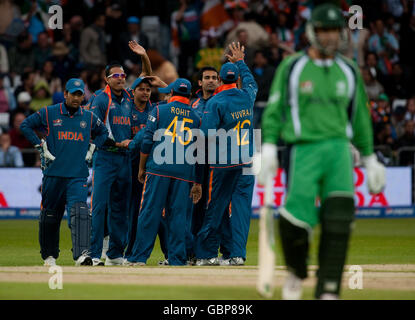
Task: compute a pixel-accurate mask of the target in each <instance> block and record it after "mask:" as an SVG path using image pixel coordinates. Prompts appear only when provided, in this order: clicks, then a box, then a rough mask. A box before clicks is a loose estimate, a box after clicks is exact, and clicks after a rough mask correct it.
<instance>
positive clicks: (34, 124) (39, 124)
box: [20, 107, 49, 146]
mask: <svg viewBox="0 0 415 320" xmlns="http://www.w3.org/2000/svg"><path fill="white" fill-rule="evenodd" d="M35 129H43V130H47V132H48V134H49V123H48V115H47V107H46V108H42V109H40V110H39V111H38V112H36V113H34V114H32V115H31V116H29V117H27V118H26V119H25V120H24V121H23V122H22V124H21V125H20V130H21V131H22V133H23V135H24V136H25V137H26V139H27V140H29V141H30V143H31V144H33V145H34V146H35V145H37V144H40V143H41V141H40V139H39V137H38V136H37V135H36V133H35Z"/></svg>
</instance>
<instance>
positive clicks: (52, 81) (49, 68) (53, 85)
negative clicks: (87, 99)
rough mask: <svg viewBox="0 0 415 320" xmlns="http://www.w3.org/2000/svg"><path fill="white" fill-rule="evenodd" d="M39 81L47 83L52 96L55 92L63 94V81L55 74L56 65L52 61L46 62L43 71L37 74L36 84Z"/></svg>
mask: <svg viewBox="0 0 415 320" xmlns="http://www.w3.org/2000/svg"><path fill="white" fill-rule="evenodd" d="M39 81H43V82H46V83H47V84H48V87H49V90H50V92H51V93H52V95H53V94H54V93H55V92H62V81H61V79H60V78H58V77H57V76H55V74H54V65H53V61H52V60H46V61H45V63H44V64H43V66H42V69H41V70H40V71H39V72H38V73H37V74H36V77H35V83H38V82H39Z"/></svg>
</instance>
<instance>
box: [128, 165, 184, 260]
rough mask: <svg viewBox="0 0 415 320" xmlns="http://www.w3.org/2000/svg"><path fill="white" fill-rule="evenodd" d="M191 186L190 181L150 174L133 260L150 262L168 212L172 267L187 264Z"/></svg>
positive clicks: (145, 188)
mask: <svg viewBox="0 0 415 320" xmlns="http://www.w3.org/2000/svg"><path fill="white" fill-rule="evenodd" d="M189 185H190V184H189V182H187V181H183V180H179V179H175V178H169V177H164V176H158V175H154V174H150V173H148V174H147V175H146V179H145V182H144V187H143V190H144V191H143V196H142V199H141V209H140V214H139V216H138V221H137V233H136V240H135V243H134V247H133V250H132V253H131V256H130V258H129V261H131V262H144V263H146V262H147V259H148V258H149V257H150V255H151V252H152V250H153V247H154V242H155V240H156V237H157V232H158V230H159V228H160V225H161V223H162V214H163V209H164V210H165V222H166V227H167V250H168V259H169V265H172V266H174V265H185V264H186V261H187V253H186V229H187V225H188V223H187V219H188V212H189V210H188V206H189V201H187V200H188V199H187V198H188V197H189V194H190V188H189Z"/></svg>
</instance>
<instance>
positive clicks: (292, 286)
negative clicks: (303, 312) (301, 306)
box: [282, 272, 303, 300]
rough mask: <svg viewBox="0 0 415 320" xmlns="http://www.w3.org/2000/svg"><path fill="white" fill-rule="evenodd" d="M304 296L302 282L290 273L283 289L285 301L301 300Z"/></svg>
mask: <svg viewBox="0 0 415 320" xmlns="http://www.w3.org/2000/svg"><path fill="white" fill-rule="evenodd" d="M302 294H303V287H302V280H301V279H300V278H299V277H297V276H296V275H295V274H294V273H291V272H289V274H288V276H287V278H286V279H285V283H284V286H283V287H282V299H283V300H300V299H301V296H302Z"/></svg>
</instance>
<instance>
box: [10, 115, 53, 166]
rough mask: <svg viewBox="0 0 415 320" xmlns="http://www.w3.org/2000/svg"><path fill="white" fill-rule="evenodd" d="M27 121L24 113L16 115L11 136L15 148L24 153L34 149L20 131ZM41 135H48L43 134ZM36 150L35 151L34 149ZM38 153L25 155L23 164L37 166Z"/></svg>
mask: <svg viewBox="0 0 415 320" xmlns="http://www.w3.org/2000/svg"><path fill="white" fill-rule="evenodd" d="M24 119H26V117H25V115H24V114H23V113H20V112H19V113H16V114H15V115H14V117H13V119H12V121H13V122H12V123H13V126H12V129H10V131H9V134H10V138H11V144H12V145H13V146H16V147H18V148H19V149H20V151H22V150H23V149H33V145H32V144H31V143H30V141H29V140H27V139H26V137H25V136H24V135H23V133H22V132H21V131H20V125H21V124H22V122H23V121H24ZM41 134H46V132H45V133H41ZM33 150H34V149H33ZM37 154H38V153H37V152H33V153H30V152H28V153H26V152H25V153H23V162H24V165H25V167H33V166H34V165H35V164H36V161H37V158H38V155H37Z"/></svg>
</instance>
